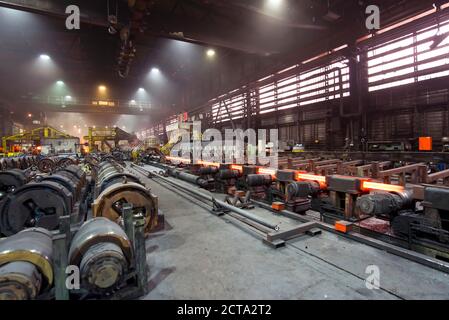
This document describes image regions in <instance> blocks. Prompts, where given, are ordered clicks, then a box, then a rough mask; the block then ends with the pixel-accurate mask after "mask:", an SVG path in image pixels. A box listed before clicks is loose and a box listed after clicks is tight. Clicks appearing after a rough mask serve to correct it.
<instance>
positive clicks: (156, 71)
mask: <svg viewBox="0 0 449 320" xmlns="http://www.w3.org/2000/svg"><path fill="white" fill-rule="evenodd" d="M151 72H153V73H160V72H161V71H160V70H159V68H156V67H153V68H152V69H151Z"/></svg>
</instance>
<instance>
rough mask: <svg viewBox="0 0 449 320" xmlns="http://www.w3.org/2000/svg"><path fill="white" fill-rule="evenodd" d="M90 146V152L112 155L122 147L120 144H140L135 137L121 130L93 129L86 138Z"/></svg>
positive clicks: (90, 129) (89, 130)
mask: <svg viewBox="0 0 449 320" xmlns="http://www.w3.org/2000/svg"><path fill="white" fill-rule="evenodd" d="M84 140H85V141H87V143H88V145H89V151H90V152H107V153H112V152H113V151H115V150H117V149H118V148H119V146H120V142H121V141H123V142H126V143H127V144H128V145H134V144H138V142H139V141H138V139H137V137H136V136H135V135H133V134H130V133H128V132H126V131H124V130H122V129H120V128H117V127H114V128H93V127H90V128H89V129H88V135H87V136H86V137H84Z"/></svg>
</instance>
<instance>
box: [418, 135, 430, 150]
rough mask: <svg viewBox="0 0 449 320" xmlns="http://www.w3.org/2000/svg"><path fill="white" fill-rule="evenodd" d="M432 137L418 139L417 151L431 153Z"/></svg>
mask: <svg viewBox="0 0 449 320" xmlns="http://www.w3.org/2000/svg"><path fill="white" fill-rule="evenodd" d="M432 149H433V148H432V137H420V138H419V151H432Z"/></svg>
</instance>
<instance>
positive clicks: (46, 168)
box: [37, 157, 78, 173]
mask: <svg viewBox="0 0 449 320" xmlns="http://www.w3.org/2000/svg"><path fill="white" fill-rule="evenodd" d="M76 164H78V160H77V159H76V158H74V157H46V158H42V159H40V160H39V161H38V163H37V168H38V169H39V171H41V172H44V173H50V172H52V171H54V170H55V169H57V168H64V167H67V166H70V165H76Z"/></svg>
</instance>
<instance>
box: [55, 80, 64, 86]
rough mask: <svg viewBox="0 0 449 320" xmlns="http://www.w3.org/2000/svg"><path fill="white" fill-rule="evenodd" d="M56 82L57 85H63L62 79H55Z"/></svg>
mask: <svg viewBox="0 0 449 320" xmlns="http://www.w3.org/2000/svg"><path fill="white" fill-rule="evenodd" d="M56 84H57V85H58V86H63V85H64V81H62V80H58V81H56Z"/></svg>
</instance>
